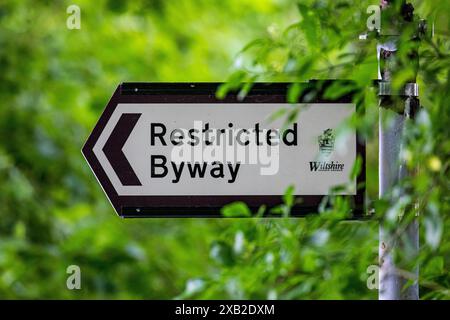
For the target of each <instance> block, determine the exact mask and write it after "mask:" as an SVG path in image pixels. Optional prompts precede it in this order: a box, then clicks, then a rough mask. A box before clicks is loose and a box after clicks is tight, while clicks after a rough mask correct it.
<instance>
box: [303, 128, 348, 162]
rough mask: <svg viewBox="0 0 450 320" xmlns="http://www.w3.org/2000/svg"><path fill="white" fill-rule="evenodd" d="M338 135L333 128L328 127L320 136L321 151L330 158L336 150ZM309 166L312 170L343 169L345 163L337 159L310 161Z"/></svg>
mask: <svg viewBox="0 0 450 320" xmlns="http://www.w3.org/2000/svg"><path fill="white" fill-rule="evenodd" d="M335 138H336V136H335V134H334V133H333V129H330V128H328V129H326V130H324V131H323V134H321V135H320V136H319V138H318V142H319V151H320V154H321V155H322V156H325V157H326V158H328V157H329V156H330V155H331V153H332V152H333V151H334V140H335ZM309 168H310V170H311V171H342V170H344V164H343V163H339V162H337V161H310V162H309Z"/></svg>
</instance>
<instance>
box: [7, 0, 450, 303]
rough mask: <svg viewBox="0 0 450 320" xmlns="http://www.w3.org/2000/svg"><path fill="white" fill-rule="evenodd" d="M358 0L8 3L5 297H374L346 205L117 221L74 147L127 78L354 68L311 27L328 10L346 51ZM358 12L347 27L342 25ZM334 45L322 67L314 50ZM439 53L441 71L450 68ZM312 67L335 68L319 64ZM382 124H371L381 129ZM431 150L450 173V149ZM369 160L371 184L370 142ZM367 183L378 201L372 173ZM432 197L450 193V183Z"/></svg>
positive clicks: (362, 236) (367, 238)
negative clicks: (76, 10) (247, 51)
mask: <svg viewBox="0 0 450 320" xmlns="http://www.w3.org/2000/svg"><path fill="white" fill-rule="evenodd" d="M351 2H352V1H329V2H326V1H305V2H302V1H300V3H304V4H303V7H302V5H300V6H299V5H298V3H297V2H296V1H288V0H258V1H256V0H222V1H210V0H195V1H193V0H171V1H163V0H154V1H144V0H139V1H124V0H117V1H113V0H109V1H105V0H100V1H81V0H78V1H76V2H72V1H2V2H1V3H0V298H7V299H13V298H32V299H34V298H45V299H46V298H73V299H78V298H114V299H130V298H144V299H166V298H167V299H172V298H177V297H178V298H223V299H228V298H234V299H247V298H257V299H266V298H270V299H276V298H283V299H314V298H322V299H344V298H347V299H351V298H353V299H374V298H376V297H377V292H376V290H369V289H368V288H367V285H366V281H367V278H368V276H369V274H368V272H367V267H368V266H370V265H374V264H376V263H377V255H378V248H377V245H378V238H377V233H378V225H377V223H376V222H373V221H368V222H343V223H339V222H338V220H339V218H333V217H334V216H333V214H335V213H339V210H340V209H341V210H343V209H345V204H341V207H340V208H339V203H338V204H337V209H335V212H331V213H329V214H330V215H331V216H332V218H331V219H325V218H324V219H314V218H307V219H279V220H259V219H222V220H220V219H217V220H212V219H139V220H123V219H120V218H118V217H117V216H116V215H115V213H114V211H113V209H112V207H111V206H110V204H109V202H108V201H107V199H106V197H105V195H104V194H103V192H102V190H101V188H100V186H99V185H98V184H97V181H96V179H95V178H94V175H93V174H92V172H91V171H90V169H89V167H88V165H87V163H86V162H85V160H84V159H83V157H82V155H81V152H80V149H81V147H82V145H83V144H84V142H85V140H86V138H87V136H88V135H89V133H90V131H91V130H92V128H93V127H94V125H95V123H96V121H97V119H98V118H99V116H100V114H101V112H102V110H103V108H104V107H105V105H106V103H107V102H108V100H109V98H110V96H111V95H112V93H113V92H114V90H115V88H116V87H117V85H118V84H119V83H121V82H132V81H145V82H151V81H164V82H168V81H188V82H194V81H225V80H227V79H229V75H230V74H231V75H232V76H231V77H232V78H233V77H236V74H237V76H238V77H240V78H239V79H240V80H242V78H243V77H244V78H245V77H247V78H249V79H250V80H255V79H259V80H289V81H290V80H299V78H300V80H301V78H302V77H306V78H312V77H314V76H315V75H321V76H325V77H340V76H344V77H345V76H346V74H339V72H338V71H336V70H335V69H333V68H328V64H327V63H328V62H329V63H335V62H337V61H338V60H339V59H338V58H337V56H338V53H339V50H334V51H332V50H331V49H330V50H329V51H328V52H326V50H324V49H323V47H322V45H321V44H320V43H315V38H314V37H317V34H315V29H314V28H315V27H317V28H324V27H323V26H319V25H317V23H318V22H317V21H319V20H321V21H324V23H328V24H329V25H328V27H329V28H330V30H332V29H333V28H335V32H334V35H333V37H334V38H332V37H331V34H328V35H327V36H328V37H329V38H328V40H329V43H332V44H334V45H335V47H338V48H339V49H340V50H341V51H342V50H344V49H345V48H346V44H345V41H347V37H349V36H350V32H351V36H354V35H355V34H356V35H357V34H358V33H357V31H355V29H354V28H353V27H354V26H355V25H356V24H359V25H360V26H361V30H364V29H365V19H366V18H367V14H366V12H365V8H366V7H367V4H370V1H358V2H357V5H354V4H349V3H351ZM314 3H315V4H314ZM420 3H422V2H420ZM71 4H77V5H78V6H79V7H80V9H81V29H80V30H69V29H68V28H67V27H66V20H67V18H68V17H69V15H68V14H67V13H66V9H67V7H68V6H69V5H71ZM314 5H317V7H314ZM446 5H447V7H448V4H446ZM321 6H322V7H323V8H322V7H321ZM424 6H425V5H424ZM424 6H422V7H421V8H422V9H423V10H424V11H425V12H426V11H427V10H428V11H430V10H431V9H429V8H428V7H424ZM444 6H445V5H444ZM447 7H445V8H447ZM305 8H306V9H305ZM308 8H315V9H317V10H318V11H317V12H319V13H322V16H321V15H319V14H318V15H317V16H313V15H310V14H308V12H309V11H308ZM322 9H323V10H322ZM305 10H306V11H305ZM321 10H322V11H321ZM325 10H328V11H325ZM339 10H341V11H339ZM326 12H328V14H329V15H328V17H327V16H324V15H323V14H324V13H326ZM349 12H354V13H356V15H357V16H353V17H352V16H351V15H349V14H348V13H349ZM430 12H431V11H430ZM433 12H434V11H433ZM447 12H448V11H447ZM308 17H309V18H308ZM307 18H308V19H309V20H307ZM300 19H303V20H302V21H305V19H306V21H308V26H313V27H310V28H308V27H307V26H305V25H303V26H301V27H300V28H301V29H302V28H303V30H306V33H305V35H304V37H303V38H302V39H303V40H302V41H298V39H297V41H294V40H295V39H294V40H292V39H291V38H288V39H290V40H286V38H283V37H284V36H285V33H286V31H285V30H286V28H288V27H289V26H292V25H293V24H294V25H295V23H296V22H297V21H299V20H300ZM314 19H316V20H314ZM339 20H341V21H339ZM349 21H353V22H354V25H353V26H348V27H346V26H345V23H349ZM336 28H337V29H336ZM339 28H342V29H339ZM254 39H265V40H263V41H262V42H259V44H261V43H263V44H267V43H268V42H270V45H267V46H263V47H262V48H259V49H258V51H257V52H256V53H252V54H251V56H252V59H256V60H257V59H260V60H259V62H258V63H254V64H252V69H251V70H250V71H248V70H247V71H246V72H245V73H242V71H236V70H241V69H242V68H244V66H245V64H246V63H247V60H248V57H246V56H241V55H239V52H240V50H241V49H243V48H244V47H245V45H246V44H247V43H249V42H251V41H252V40H254ZM281 39H284V40H283V41H284V42H283V41H281ZM333 39H338V40H339V39H341V41H342V43H339V41H337V40H336V41H334V40H333ZM264 41H266V42H264ZM333 41H334V42H333ZM287 45H292V46H291V47H289V48H286V46H287ZM439 45H442V44H439ZM295 46H297V47H295ZM445 46H447V47H445ZM292 47H294V48H292ZM444 47H445V48H448V42H446V43H444ZM292 50H297V58H296V59H295V61H294V62H292V61H291V60H292V56H291V55H290V53H291V52H292ZM308 50H309V51H308ZM372 50H374V48H373V47H372ZM304 51H307V52H309V53H308V54H306V53H305V54H303V52H304ZM374 51H375V50H374ZM325 54H327V55H328V58H329V59H330V60H329V61H328V62H323V61H322V62H320V61H319V62H317V63H316V62H315V60H314V59H313V58H314V57H321V56H322V55H325ZM443 54H446V55H447V54H448V51H447V52H445V51H444V52H443ZM306 58H307V59H306ZM246 59H247V60H246ZM302 59H306V62H305V61H304V60H302ZM375 59H376V57H375V55H374V52H371V56H368V57H367V58H365V60H364V59H363V60H364V63H362V64H361V66H360V67H358V65H354V66H353V67H352V72H353V73H352V74H353V75H355V74H356V77H357V78H358V77H359V79H362V78H364V79H366V80H367V81H369V80H370V79H374V78H376V60H375ZM261 60H264V61H263V62H262V61H261ZM299 61H303V62H302V63H303V64H304V65H303V69H301V70H302V72H300V73H298V74H297V75H295V76H292V73H290V72H291V71H290V69H289V66H291V65H292V63H294V64H296V65H297V67H301V66H302V64H301V63H300V62H299ZM443 61H444V62H443V65H444V67H442V66H439V68H441V69H442V68H444V74H447V75H448V73H445V72H446V71H445V68H447V69H446V70H447V72H448V60H445V59H444V60H443ZM347 63H348V61H347ZM310 66H315V67H318V69H320V68H324V67H326V68H328V69H327V71H326V72H323V71H322V72H321V73H319V72H318V71H317V70H316V71H314V70H313V69H311V68H309V67H310ZM445 66H446V67H445ZM236 72H237V73H236ZM256 74H260V75H261V77H259V78H257V77H256V76H255V75H256ZM299 74H301V76H300V77H299V76H298V75H299ZM243 75H245V76H243ZM444 78H445V76H444ZM447 79H448V78H447ZM363 83H365V82H364V81H363ZM447 85H448V82H447ZM444 92H445V90H444ZM447 92H448V90H447ZM373 101H374V100H372V102H373ZM369 115H370V112H369ZM372 115H373V114H372ZM374 119H375V118H374ZM433 119H434V118H432V120H433ZM372 120H373V119H372ZM375 120H376V119H375ZM375 120H373V121H372V122H371V123H370V124H368V126H367V128H366V129H365V130H366V131H371V130H372V131H373V128H375V127H376V126H374V125H373V124H374V123H375V122H374V121H375ZM444 120H445V119H444ZM444 120H442V121H444ZM447 125H448V123H447ZM443 127H445V123H443V124H442V126H441V127H440V128H443ZM439 130H442V129H439ZM372 134H373V132H372ZM369 144H370V145H372V147H370V146H369V148H376V144H375V143H374V142H369ZM373 150H375V149H373ZM441 151H442V150H441ZM430 152H431V153H432V152H434V151H433V150H432V151H430ZM442 152H443V151H442ZM438 156H439V155H438ZM447 156H448V154H447ZM437 159H438V160H439V159H441V160H439V161H441V162H443V165H442V166H443V167H444V169H442V172H443V174H445V172H444V171H445V170H446V169H445V168H447V167H446V164H448V162H447V160H446V159H445V158H442V157H441V158H439V157H438V158H437ZM369 163H370V165H371V169H370V170H369V171H368V173H367V174H368V177H369V179H371V180H372V181H375V180H376V177H377V169H376V165H377V164H376V153H371V155H369ZM438 171H439V170H438ZM436 179H437V178H436ZM440 179H441V180H439V181H441V182H442V181H443V180H442V176H441V178H440ZM433 181H435V180H433ZM436 181H437V180H436ZM444 181H447V180H446V178H445V179H444ZM429 183H431V182H429ZM436 183H437V182H436ZM368 187H369V191H370V194H371V195H374V196H376V192H377V189H376V188H377V186H376V182H374V183H372V184H371V185H370V186H368ZM442 190H445V189H442ZM447 191H448V190H447ZM442 197H444V198H442ZM439 199H442V200H443V201H444V202H446V200H448V194H445V191H444V194H443V195H442V194H441V195H440V196H438V199H437V200H436V201H437V202H439ZM443 208H444V207H443ZM445 209H448V206H447V207H445ZM443 214H444V217H445V216H446V215H448V212H443ZM441 220H442V219H441ZM441 220H439V221H441ZM433 221H434V220H433ZM447 221H448V219H447ZM441 224H442V221H441ZM441 234H442V228H441ZM439 241H441V240H440V238H439ZM442 243H443V247H442V246H441V247H440V248H441V249H436V248H435V251H433V252H434V253H436V250H442V252H439V253H438V254H435V255H436V257H437V258H435V257H434V256H433V257H431V258H427V259H426V264H425V266H424V274H425V275H427V277H428V278H427V279H433V281H437V282H438V285H435V283H434V282H433V286H428V287H427V288H428V289H425V292H427V290H428V291H429V292H431V293H432V295H431V297H448V295H447V296H446V294H448V289H447V288H448V281H449V279H448V275H447V273H448V255H447V254H448V249H449V248H448V237H447V238H446V240H445V239H444V240H442ZM430 261H431V262H430ZM69 265H78V266H79V267H80V268H81V275H82V289H81V290H73V291H71V290H68V289H67V288H66V279H67V277H68V274H67V273H66V268H67V267H68V266H69ZM427 268H428V269H427ZM436 279H437V280H436ZM433 292H434V293H433Z"/></svg>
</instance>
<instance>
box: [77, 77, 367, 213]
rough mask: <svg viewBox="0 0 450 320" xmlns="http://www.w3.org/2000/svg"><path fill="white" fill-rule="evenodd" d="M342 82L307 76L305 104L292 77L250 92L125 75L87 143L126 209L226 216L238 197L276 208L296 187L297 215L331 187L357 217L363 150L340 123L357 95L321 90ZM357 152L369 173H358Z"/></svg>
mask: <svg viewBox="0 0 450 320" xmlns="http://www.w3.org/2000/svg"><path fill="white" fill-rule="evenodd" d="M334 82H336V81H325V82H318V81H310V82H307V83H304V84H302V86H303V90H302V92H303V94H302V95H301V97H300V98H299V103H297V104H291V103H288V102H287V100H286V93H287V90H288V88H289V86H290V84H287V83H277V84H264V83H257V84H254V85H253V87H252V89H251V90H250V92H249V93H248V94H247V95H246V96H245V98H243V99H242V98H239V97H238V95H237V94H236V93H230V94H228V96H227V97H225V98H224V99H218V98H216V94H215V93H216V90H217V88H218V86H219V85H220V84H218V83H123V84H121V85H119V87H118V88H117V89H116V91H115V92H114V94H113V96H112V98H111V100H110V101H109V103H108V105H107V106H106V109H105V110H104V112H103V114H102V115H101V117H100V119H99V121H98V123H97V124H96V126H95V128H94V130H93V131H92V133H91V135H90V136H89V138H88V140H87V142H86V144H85V145H84V147H83V149H82V152H83V155H84V156H85V158H86V160H87V162H88V163H89V165H90V167H91V168H92V170H93V172H94V174H95V176H96V177H97V179H98V181H99V182H100V184H101V186H102V187H103V190H104V191H105V193H106V195H107V197H108V198H109V200H110V202H111V204H112V206H113V207H114V209H115V210H116V212H117V213H118V215H120V216H122V217H220V208H221V207H222V206H224V205H226V204H229V203H232V202H235V201H243V202H245V203H246V204H247V205H248V206H249V207H250V208H252V209H257V208H258V207H259V206H261V205H266V206H268V207H269V208H270V207H274V206H276V205H279V204H281V203H282V196H283V194H284V192H285V190H286V188H287V187H288V186H294V188H295V189H294V190H295V195H296V196H298V197H299V198H300V199H301V201H299V203H298V204H296V205H294V207H293V208H292V211H291V212H292V213H291V214H292V215H293V216H302V215H304V214H307V213H310V212H314V211H316V210H317V208H318V206H319V205H320V203H321V202H322V200H323V198H324V197H325V196H327V195H330V194H331V193H332V194H333V195H341V196H344V197H348V198H350V199H351V203H352V205H353V207H352V211H353V215H354V216H358V215H361V214H362V208H363V194H364V189H361V188H358V187H357V186H360V185H363V183H362V182H364V163H365V161H364V160H365V155H364V154H365V152H364V150H365V149H364V145H363V144H361V141H360V139H359V137H358V136H357V134H356V132H351V131H350V132H349V130H340V128H341V127H342V124H343V122H345V121H347V120H348V119H349V117H351V116H352V114H354V113H355V111H356V105H355V104H354V103H352V99H351V94H349V95H346V96H345V97H342V98H340V99H339V100H337V101H336V100H327V99H325V98H323V95H324V94H323V93H324V91H325V90H326V88H327V87H328V86H330V85H332V84H333V83H334ZM305 97H309V100H308V103H305V102H302V101H304V100H305ZM311 97H314V98H313V99H312V101H311ZM294 115H295V116H294ZM358 154H359V155H360V157H361V159H362V160H363V167H362V168H363V169H362V170H361V172H362V174H361V175H360V176H358V177H356V178H351V172H352V168H353V165H354V163H355V161H356V158H357V155H358ZM344 185H345V188H343V187H341V188H335V187H336V186H344ZM331 190H334V191H331Z"/></svg>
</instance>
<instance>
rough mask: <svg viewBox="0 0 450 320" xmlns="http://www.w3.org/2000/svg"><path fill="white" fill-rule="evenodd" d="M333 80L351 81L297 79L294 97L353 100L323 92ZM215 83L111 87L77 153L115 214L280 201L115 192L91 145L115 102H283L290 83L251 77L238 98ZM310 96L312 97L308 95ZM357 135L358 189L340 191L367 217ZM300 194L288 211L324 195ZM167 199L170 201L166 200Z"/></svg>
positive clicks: (214, 209)
mask: <svg viewBox="0 0 450 320" xmlns="http://www.w3.org/2000/svg"><path fill="white" fill-rule="evenodd" d="M336 82H342V83H343V84H345V85H349V84H350V85H351V81H347V80H313V81H308V82H304V83H298V85H300V86H302V88H301V89H302V90H301V92H302V94H301V95H300V97H299V99H298V103H354V102H353V101H352V98H353V95H354V93H353V92H349V93H347V94H345V95H344V96H342V97H340V98H339V99H328V98H326V97H325V91H326V89H327V88H328V87H329V86H331V85H336ZM220 85H223V83H210V82H202V83H170V82H169V83H166V82H158V83H139V82H131V83H122V84H120V85H119V86H118V87H117V88H116V90H115V92H114V94H113V95H112V97H111V99H110V100H109V102H108V104H107V106H106V108H105V110H104V111H103V113H102V115H101V116H100V118H99V120H98V122H97V124H96V125H95V127H94V129H93V130H92V133H91V134H90V135H89V137H88V139H87V141H86V143H85V144H84V146H83V148H82V153H83V155H84V157H85V159H86V161H87V162H88V164H89V166H90V167H91V169H92V171H93V173H94V175H95V176H96V178H97V180H98V182H99V184H100V185H101V187H102V188H103V191H104V192H105V194H106V196H107V197H108V199H109V201H110V202H111V205H112V206H113V208H114V209H115V211H116V213H117V214H118V215H119V216H121V217H124V218H149V217H153V218H164V217H177V218H189V217H192V218H194V217H205V218H219V217H222V218H223V217H224V216H223V215H221V213H220V209H221V208H222V207H223V206H224V205H226V204H229V203H231V202H235V201H243V202H245V203H246V204H247V205H248V207H249V208H250V209H251V210H252V211H254V210H257V209H258V208H259V207H260V206H261V205H263V204H264V205H266V206H267V208H268V209H270V208H271V207H274V206H276V205H279V204H281V203H282V196H281V195H273V196H271V195H261V196H255V195H250V196H249V195H235V196H230V195H226V196H223V195H217V196H211V195H201V196H198V195H196V196H119V195H118V194H117V192H116V191H115V189H114V187H113V185H112V183H111V181H110V180H109V178H108V176H107V175H106V173H105V171H104V169H103V167H102V166H101V164H100V162H99V160H98V159H97V157H96V156H95V154H94V152H93V148H94V146H95V144H96V142H97V140H98V138H99V137H100V134H101V133H102V131H103V130H104V128H105V126H106V124H107V123H108V121H109V119H110V117H111V115H112V114H113V112H114V110H115V108H116V107H117V105H118V104H120V103H288V101H287V98H286V96H287V92H288V89H289V86H291V85H292V83H255V84H253V85H252V88H251V90H250V91H249V92H248V93H247V95H246V96H245V98H244V99H239V97H238V92H236V91H231V92H230V93H229V94H228V95H227V96H226V97H225V98H224V99H218V98H217V97H216V90H217V88H218V87H219V86H220ZM311 96H313V97H314V98H313V99H311ZM308 98H309V99H308ZM306 101H307V102H306ZM357 110H358V105H357ZM356 138H357V146H356V149H357V150H356V151H357V155H360V156H361V159H362V161H363V163H362V168H363V170H362V172H361V173H360V174H359V176H358V177H357V186H358V188H357V194H356V195H344V196H342V197H346V198H350V200H351V202H352V205H353V209H352V218H354V219H355V218H356V219H359V218H364V217H366V215H365V210H364V195H365V192H366V187H365V183H364V182H365V176H366V174H365V164H366V153H365V144H364V141H362V139H361V137H360V136H359V134H357V137H356ZM286 187H287V186H286ZM299 197H301V199H302V204H301V205H294V206H293V207H292V210H291V215H290V216H292V217H303V216H306V215H307V214H310V213H314V212H316V211H317V208H318V206H319V205H320V204H321V203H322V201H323V199H324V197H326V195H305V196H299ZM136 203H139V204H140V206H136ZM167 203H170V204H171V205H170V206H168V205H167ZM266 211H269V210H266ZM264 216H266V217H280V216H281V215H279V214H270V213H267V214H265V215H264Z"/></svg>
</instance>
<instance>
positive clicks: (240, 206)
mask: <svg viewBox="0 0 450 320" xmlns="http://www.w3.org/2000/svg"><path fill="white" fill-rule="evenodd" d="M221 212H222V215H223V216H224V217H229V218H237V217H251V215H252V212H251V211H250V209H249V208H248V206H247V204H245V203H244V202H240V201H237V202H233V203H230V204H227V205H226V206H224V207H223V208H222V210H221Z"/></svg>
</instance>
